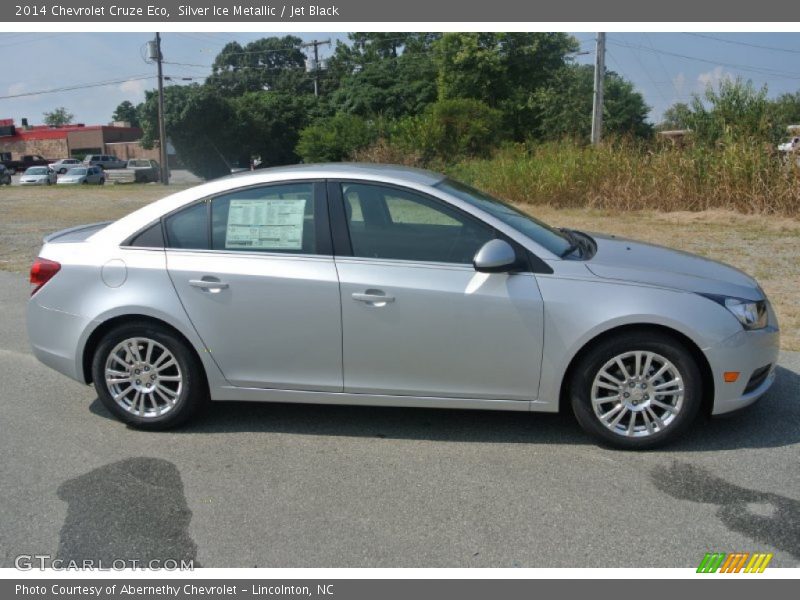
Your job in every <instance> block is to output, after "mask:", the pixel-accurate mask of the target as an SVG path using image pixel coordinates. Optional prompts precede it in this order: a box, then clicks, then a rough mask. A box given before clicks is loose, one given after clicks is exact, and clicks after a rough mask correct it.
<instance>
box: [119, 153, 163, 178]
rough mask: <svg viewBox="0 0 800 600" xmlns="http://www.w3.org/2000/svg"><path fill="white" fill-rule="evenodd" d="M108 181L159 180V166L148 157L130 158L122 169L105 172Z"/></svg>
mask: <svg viewBox="0 0 800 600" xmlns="http://www.w3.org/2000/svg"><path fill="white" fill-rule="evenodd" d="M106 178H107V179H106V180H107V181H108V182H109V183H149V182H151V181H160V180H161V167H160V166H159V164H158V162H157V161H155V160H151V159H148V158H132V159H130V160H129V161H128V164H127V166H126V167H125V168H124V169H115V170H113V171H109V172H108V173H106Z"/></svg>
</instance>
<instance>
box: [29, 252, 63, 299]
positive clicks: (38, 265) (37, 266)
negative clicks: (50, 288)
mask: <svg viewBox="0 0 800 600" xmlns="http://www.w3.org/2000/svg"><path fill="white" fill-rule="evenodd" d="M60 270H61V264H60V263H57V262H56V261H54V260H47V259H46V258H37V259H36V260H35V261H34V263H33V266H32V267H31V285H32V286H33V289H32V290H31V296H33V295H34V294H35V293H36V292H38V291H39V290H40V289H41V288H42V286H43V285H44V284H45V283H47V282H48V281H50V280H51V279H52V278H53V275H55V274H56V273H58V272H59V271H60Z"/></svg>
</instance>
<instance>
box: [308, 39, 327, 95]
mask: <svg viewBox="0 0 800 600" xmlns="http://www.w3.org/2000/svg"><path fill="white" fill-rule="evenodd" d="M324 44H328V45H329V46H330V44H331V39H330V38H328V39H327V40H311V41H310V42H308V43H307V44H303V45H302V46H301V47H302V48H310V47H312V46H313V47H314V64H313V65H312V66H313V68H314V95H315V96H319V47H320V46H322V45H324Z"/></svg>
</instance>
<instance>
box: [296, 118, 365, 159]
mask: <svg viewBox="0 0 800 600" xmlns="http://www.w3.org/2000/svg"><path fill="white" fill-rule="evenodd" d="M376 138H377V129H376V126H375V124H374V123H373V122H370V121H368V120H367V119H364V118H363V117H359V116H357V115H349V114H345V113H339V114H337V115H334V116H333V117H328V118H325V119H320V120H317V121H315V122H314V123H312V124H311V125H309V126H308V127H306V128H305V129H303V131H301V132H300V139H299V141H298V144H297V154H298V155H299V156H300V157H301V158H302V159H303V161H305V162H335V161H341V160H347V159H348V158H350V157H351V156H352V155H353V153H354V152H355V151H356V150H360V149H361V148H365V147H366V146H368V145H370V144H371V143H372V142H374V141H375V139H376Z"/></svg>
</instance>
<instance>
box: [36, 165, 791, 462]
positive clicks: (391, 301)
mask: <svg viewBox="0 0 800 600" xmlns="http://www.w3.org/2000/svg"><path fill="white" fill-rule="evenodd" d="M31 283H32V284H33V293H32V297H31V299H30V302H29V305H28V331H29V335H30V340H31V344H32V346H33V350H34V352H35V354H36V356H37V357H38V358H39V359H40V360H41V361H42V362H44V363H45V364H47V365H49V366H50V367H52V368H54V369H56V370H57V371H60V372H61V373H64V374H65V375H67V376H69V377H72V378H73V379H76V380H78V381H80V382H84V383H90V382H93V383H94V386H95V388H96V390H97V394H98V396H99V398H100V400H101V401H102V402H103V404H104V405H105V406H106V407H107V408H108V410H110V411H111V412H112V413H114V414H115V415H116V416H117V417H118V418H120V419H121V420H123V421H124V422H126V423H129V424H131V425H133V426H135V427H141V428H145V429H163V428H167V427H171V426H175V425H177V424H179V423H182V422H184V421H186V420H187V419H188V418H189V417H190V416H192V415H193V414H194V413H195V412H196V411H197V409H198V408H199V407H200V406H201V405H202V404H203V403H204V402H205V401H206V400H208V399H211V400H254V401H265V402H306V403H309V402H311V403H329V404H369V405H383V406H401V407H403V406H409V407H436V408H458V409H466V408H473V409H497V410H516V411H523V412H525V411H543V412H556V411H558V410H559V409H568V408H569V407H571V409H572V411H573V412H574V414H575V416H576V418H577V420H578V422H579V423H580V424H581V425H582V426H583V427H584V428H585V429H586V431H588V432H589V433H591V434H593V435H594V436H596V437H597V438H599V439H600V440H602V441H603V442H605V443H607V444H611V445H614V446H618V447H622V448H648V447H653V446H656V445H658V444H661V443H663V442H666V441H668V440H672V439H674V438H675V437H676V436H677V435H678V434H680V433H681V432H682V431H683V430H685V429H686V427H687V426H688V425H689V423H690V422H691V421H692V420H693V419H694V418H695V416H696V415H697V414H698V412H699V411H701V410H705V411H708V412H709V413H711V414H715V415H716V414H721V413H727V412H730V411H733V410H736V409H739V408H742V407H744V406H746V405H748V404H751V403H752V402H754V401H755V400H756V399H757V398H759V397H760V396H761V395H762V394H763V393H764V392H765V391H766V390H767V389H768V388H769V387H770V385H771V384H772V382H773V379H774V370H775V364H776V360H777V357H778V341H779V339H778V338H779V333H778V324H777V321H776V318H775V313H774V312H773V310H772V308H771V306H770V303H769V301H768V300H767V298H766V297H765V296H764V292H763V291H762V290H761V288H760V287H759V286H758V284H757V283H756V282H755V281H754V280H753V279H752V278H751V277H749V276H747V275H746V274H744V273H742V272H741V271H738V270H737V269H734V268H732V267H729V266H727V265H724V264H720V263H717V262H714V261H711V260H707V259H704V258H700V257H698V256H693V255H691V254H686V253H683V252H677V251H674V250H669V249H666V248H661V247H657V246H653V245H649V244H644V243H640V242H633V241H629V240H624V239H619V238H616V237H614V236H605V235H596V234H592V235H589V234H587V233H584V232H580V231H571V230H566V229H561V230H558V229H554V228H551V227H549V226H547V225H545V224H544V223H541V222H539V221H537V220H535V219H533V218H531V217H529V216H527V215H526V214H523V213H522V212H519V211H517V210H516V209H514V208H513V207H511V206H509V205H507V204H504V203H502V202H500V201H498V200H496V199H494V198H492V197H490V196H488V195H487V194H485V193H483V192H480V191H478V190H475V189H472V188H470V187H467V186H466V185H463V184H461V183H458V182H456V181H453V180H451V179H448V178H445V177H443V176H441V175H438V174H435V173H431V172H428V171H421V170H415V169H408V168H402V167H391V166H378V165H372V166H368V165H353V164H333V165H302V166H297V167H286V168H276V169H265V170H262V171H259V172H256V173H253V174H248V175H245V176H235V177H229V178H226V179H222V180H217V181H213V182H210V183H206V184H204V185H200V186H198V187H194V188H192V189H188V190H185V191H181V192H178V193H176V194H173V195H171V196H168V197H166V198H164V199H162V200H159V201H157V202H154V203H152V204H150V205H148V206H145V207H144V208H141V209H140V210H137V211H136V212H134V213H132V214H130V215H128V216H126V217H124V218H122V219H120V220H118V221H116V222H113V223H101V224H95V225H86V226H83V227H77V228H74V229H69V230H66V231H62V232H59V233H55V234H53V235H51V236H49V237H48V238H46V239H45V244H44V247H43V248H42V250H41V254H40V257H39V258H38V259H37V260H36V262H35V264H34V265H33V267H32V269H31Z"/></svg>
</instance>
